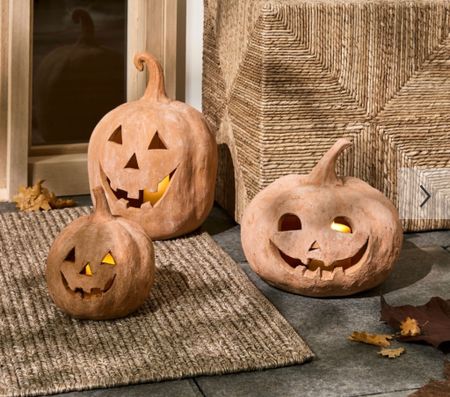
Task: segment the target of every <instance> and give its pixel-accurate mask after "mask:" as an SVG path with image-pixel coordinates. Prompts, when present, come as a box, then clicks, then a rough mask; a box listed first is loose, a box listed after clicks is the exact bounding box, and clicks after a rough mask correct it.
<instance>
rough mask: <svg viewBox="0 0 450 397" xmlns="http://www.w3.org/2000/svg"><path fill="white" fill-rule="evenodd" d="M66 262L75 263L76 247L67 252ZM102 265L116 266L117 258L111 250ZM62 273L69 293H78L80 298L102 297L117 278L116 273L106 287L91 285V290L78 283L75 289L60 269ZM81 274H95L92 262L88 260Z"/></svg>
mask: <svg viewBox="0 0 450 397" xmlns="http://www.w3.org/2000/svg"><path fill="white" fill-rule="evenodd" d="M65 261H66V262H69V263H71V264H72V263H75V248H72V249H71V250H70V251H69V253H68V254H67V256H66V258H65ZM100 265H106V266H111V267H114V266H116V260H115V259H114V257H113V256H112V254H111V251H109V252H108V253H107V254H106V255H105V256H104V257H103V259H102V261H101V263H100ZM60 273H61V280H62V283H63V285H64V287H65V289H66V291H68V292H69V293H71V294H73V295H78V296H79V297H80V298H82V299H84V298H98V297H101V296H102V295H103V294H104V293H106V292H108V291H109V290H110V289H111V287H112V286H113V284H114V280H115V279H116V275H115V274H114V275H113V276H112V277H111V278H110V279H109V280H108V281H107V282H106V284H105V285H104V287H102V288H99V287H91V288H90V289H89V290H86V289H85V288H83V287H82V286H79V285H77V286H76V287H75V288H74V289H72V288H70V285H69V282H68V281H67V279H66V277H65V276H64V273H63V272H62V271H60ZM80 274H81V275H83V276H86V277H92V276H94V272H93V271H92V267H91V264H90V263H89V262H88V263H86V265H85V266H83V269H82V270H81V271H80Z"/></svg>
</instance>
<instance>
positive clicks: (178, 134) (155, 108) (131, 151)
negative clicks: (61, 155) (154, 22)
mask: <svg viewBox="0 0 450 397" xmlns="http://www.w3.org/2000/svg"><path fill="white" fill-rule="evenodd" d="M134 64H135V66H136V68H137V69H138V70H141V71H142V70H143V69H144V65H146V66H147V68H148V74H149V79H148V85H147V88H146V91H145V93H144V95H143V97H142V98H140V99H138V100H137V101H134V102H129V103H125V104H123V105H121V106H119V107H117V108H116V109H114V110H112V111H111V112H109V113H108V114H107V115H106V116H105V117H103V119H102V120H100V122H99V123H98V125H97V126H96V127H95V130H94V132H93V133H92V136H91V139H90V142H89V150H88V168H89V183H90V186H91V188H92V187H93V186H97V185H100V186H102V187H103V189H104V190H105V193H106V197H107V199H108V202H109V205H110V208H111V211H112V212H113V214H114V215H120V216H123V217H125V218H129V219H132V220H134V221H136V222H138V223H139V224H140V225H142V226H143V227H144V229H145V231H146V232H147V233H148V234H149V236H150V237H151V238H152V239H165V238H170V237H175V236H179V235H182V234H185V233H188V232H190V231H192V230H194V229H196V228H197V227H198V226H200V224H201V223H202V222H203V221H204V220H205V218H206V217H207V215H208V213H209V211H210V210H211V207H212V205H213V200H214V186H215V179H216V172H217V145H216V142H215V138H214V136H213V135H212V133H211V132H210V131H209V129H208V126H207V124H206V121H205V119H204V118H203V116H202V114H201V113H200V112H198V111H197V110H195V109H194V108H192V107H190V106H188V105H187V104H185V103H182V102H179V101H175V100H171V99H169V98H168V97H167V96H166V94H165V89H164V77H163V71H162V68H161V65H160V64H159V63H158V61H157V60H156V59H155V58H154V57H153V56H152V55H150V54H148V53H140V54H137V55H136V56H135V58H134Z"/></svg>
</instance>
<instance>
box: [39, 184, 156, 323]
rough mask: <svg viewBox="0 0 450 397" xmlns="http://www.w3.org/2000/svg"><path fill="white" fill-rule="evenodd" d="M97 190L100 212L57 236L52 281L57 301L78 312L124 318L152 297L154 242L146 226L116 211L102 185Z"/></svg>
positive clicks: (81, 315)
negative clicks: (113, 210) (118, 214)
mask: <svg viewBox="0 0 450 397" xmlns="http://www.w3.org/2000/svg"><path fill="white" fill-rule="evenodd" d="M93 194H94V196H95V199H96V207H95V212H94V213H93V214H92V215H88V216H83V217H81V218H78V219H76V220H75V221H74V222H72V223H71V224H70V225H69V226H67V227H66V228H65V229H63V231H62V232H61V233H60V234H59V235H58V236H57V238H56V239H55V241H54V243H53V245H52V247H51V249H50V252H49V254H48V258H47V270H46V278H47V286H48V290H49V292H50V296H51V297H52V299H53V301H54V302H55V304H56V305H57V306H58V307H60V308H61V309H62V310H63V311H65V312H66V313H68V314H69V315H71V316H73V317H76V318H82V319H91V320H106V319H113V318H119V317H123V316H126V315H127V314H129V313H131V312H133V311H135V310H136V309H137V308H138V307H139V306H141V305H142V303H144V301H145V300H146V299H147V297H148V296H149V293H150V289H151V286H152V284H153V281H154V275H155V259H154V251H153V244H152V241H151V240H150V238H149V237H148V236H147V235H146V233H145V231H144V230H143V228H142V227H141V226H139V225H138V224H136V223H134V222H130V221H128V220H126V219H123V218H119V217H114V216H113V215H112V214H111V212H110V211H109V207H108V203H107V201H106V197H105V195H104V193H103V190H102V189H101V188H100V187H97V188H95V189H94V190H93Z"/></svg>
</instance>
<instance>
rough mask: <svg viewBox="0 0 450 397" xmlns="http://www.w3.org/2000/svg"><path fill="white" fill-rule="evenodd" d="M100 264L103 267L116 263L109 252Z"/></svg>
mask: <svg viewBox="0 0 450 397" xmlns="http://www.w3.org/2000/svg"><path fill="white" fill-rule="evenodd" d="M102 264H104V265H115V264H116V261H115V260H114V258H113V256H112V255H111V252H108V253H107V254H106V255H105V256H104V257H103V259H102Z"/></svg>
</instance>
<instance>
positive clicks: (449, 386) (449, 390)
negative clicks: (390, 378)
mask: <svg viewBox="0 0 450 397" xmlns="http://www.w3.org/2000/svg"><path fill="white" fill-rule="evenodd" d="M444 377H445V379H444V380H431V381H430V382H428V383H427V384H426V385H425V386H422V387H421V388H420V389H419V390H417V391H416V392H415V393H412V394H410V397H445V396H450V361H446V362H445V363H444Z"/></svg>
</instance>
